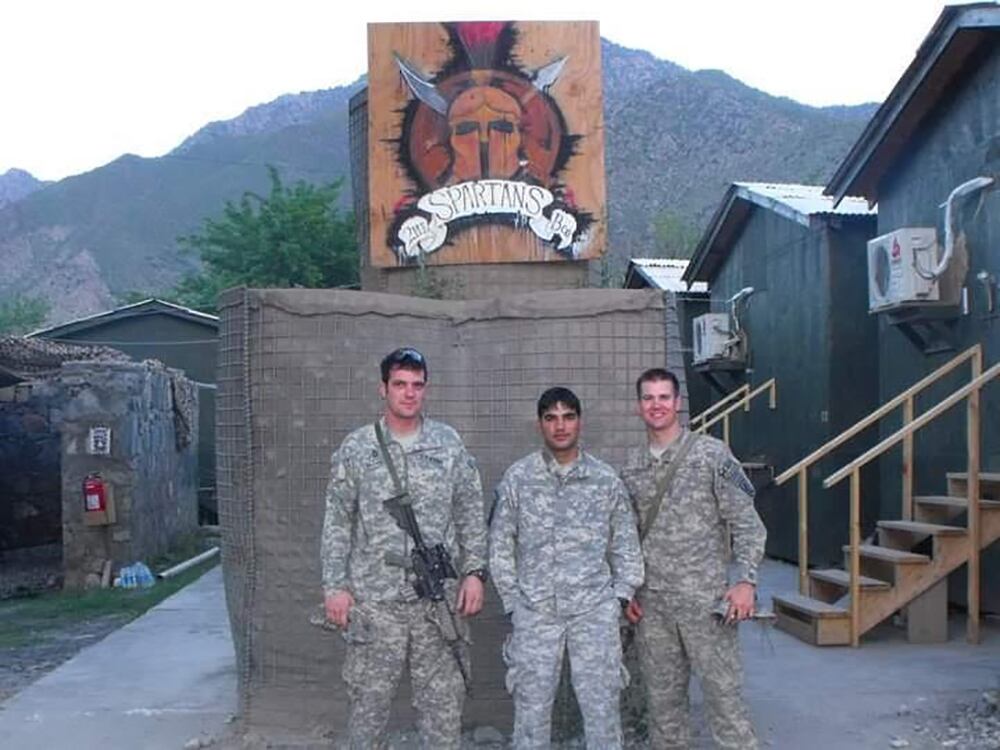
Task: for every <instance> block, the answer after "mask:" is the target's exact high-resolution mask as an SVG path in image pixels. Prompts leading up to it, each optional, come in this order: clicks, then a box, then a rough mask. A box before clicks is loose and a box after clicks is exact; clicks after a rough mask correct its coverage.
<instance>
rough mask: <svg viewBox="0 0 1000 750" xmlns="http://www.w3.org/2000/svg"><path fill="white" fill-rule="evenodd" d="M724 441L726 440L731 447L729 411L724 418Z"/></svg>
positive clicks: (727, 445)
mask: <svg viewBox="0 0 1000 750" xmlns="http://www.w3.org/2000/svg"><path fill="white" fill-rule="evenodd" d="M722 442H724V443H725V444H726V447H727V448H728V447H729V413H728V412H726V415H725V416H724V417H723V418H722Z"/></svg>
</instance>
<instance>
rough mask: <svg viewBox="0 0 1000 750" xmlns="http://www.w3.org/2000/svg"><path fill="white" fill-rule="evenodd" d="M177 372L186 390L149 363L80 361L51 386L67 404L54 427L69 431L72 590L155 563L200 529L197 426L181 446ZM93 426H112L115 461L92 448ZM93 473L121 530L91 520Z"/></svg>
mask: <svg viewBox="0 0 1000 750" xmlns="http://www.w3.org/2000/svg"><path fill="white" fill-rule="evenodd" d="M172 374H173V377H176V378H179V382H180V383H181V384H182V385H183V384H184V383H187V382H188V381H186V380H185V379H184V378H183V377H181V376H180V375H179V374H178V373H177V371H170V370H167V369H165V368H163V367H161V366H158V365H151V364H147V363H131V362H129V363H114V364H107V363H94V362H72V363H67V364H65V365H63V368H62V373H61V375H60V377H59V378H58V379H57V380H56V381H54V383H53V385H52V387H53V390H54V391H55V394H54V395H55V396H56V397H57V398H58V399H59V401H60V405H59V409H58V411H57V412H55V413H54V414H53V421H58V423H59V427H60V430H61V433H62V497H63V514H62V515H63V524H62V525H63V560H64V567H65V585H66V586H67V587H80V586H89V585H94V584H96V583H97V582H98V581H99V575H100V572H101V569H102V566H103V565H104V562H105V561H106V560H111V561H112V567H113V570H117V569H118V568H119V567H121V566H122V565H126V564H129V563H132V562H135V561H139V560H141V561H145V562H149V560H150V559H151V558H153V557H155V556H156V555H158V554H161V553H163V552H164V551H166V550H167V549H168V548H169V547H170V545H171V544H172V543H173V542H175V541H176V540H177V539H178V538H180V537H182V536H184V535H186V534H189V533H192V532H194V531H195V530H196V529H197V526H198V506H197V487H198V480H197V469H198V466H197V449H198V440H197V437H198V435H197V425H198V420H197V418H196V417H195V418H190V415H189V418H188V420H187V423H188V424H189V425H190V434H189V435H188V436H187V438H188V441H187V442H186V444H183V445H182V443H183V442H184V441H179V440H178V434H179V430H178V411H177V409H176V408H175V402H176V401H177V399H175V397H174V395H173V393H174V388H172V385H171V377H172ZM192 391H193V389H192ZM193 393H194V394H195V395H194V396H193V399H194V401H193V407H194V414H195V415H196V414H197V395H196V393H197V392H196V391H193ZM93 427H108V428H110V430H111V441H110V454H109V455H91V453H90V452H89V451H88V442H89V434H90V430H91V428H93ZM180 432H184V430H183V429H182V430H180ZM94 473H97V474H100V476H101V478H102V479H103V480H104V482H105V484H106V485H107V486H108V487H109V490H110V494H111V498H112V502H113V503H114V508H115V516H116V518H115V522H114V523H111V524H108V525H99V526H88V525H86V523H85V519H84V516H85V513H84V500H83V482H84V480H85V479H86V477H87V476H88V475H90V474H94Z"/></svg>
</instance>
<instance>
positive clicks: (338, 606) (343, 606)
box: [323, 591, 354, 628]
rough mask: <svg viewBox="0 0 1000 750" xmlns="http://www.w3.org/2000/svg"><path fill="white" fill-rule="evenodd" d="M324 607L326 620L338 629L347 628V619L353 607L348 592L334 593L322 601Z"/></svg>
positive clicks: (351, 597) (352, 601) (352, 599)
mask: <svg viewBox="0 0 1000 750" xmlns="http://www.w3.org/2000/svg"><path fill="white" fill-rule="evenodd" d="M323 604H324V606H325V607H326V619H328V620H329V621H330V622H332V623H333V624H334V625H336V626H337V627H339V628H346V627H347V618H348V615H349V614H350V612H351V607H353V606H354V597H353V596H351V592H350V591H335V592H334V593H332V594H329V595H327V596H326V597H325V598H324V599H323Z"/></svg>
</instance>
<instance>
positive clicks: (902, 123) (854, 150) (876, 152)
mask: <svg viewBox="0 0 1000 750" xmlns="http://www.w3.org/2000/svg"><path fill="white" fill-rule="evenodd" d="M998 43H1000V5H998V4H996V3H976V4H973V5H949V6H946V7H945V8H944V10H942V11H941V15H940V16H938V19H937V21H936V22H935V24H934V27H933V28H932V29H931V31H930V33H929V34H928V35H927V38H926V39H924V41H923V43H922V44H921V45H920V48H919V49H918V50H917V53H916V55H915V56H914V59H913V62H912V63H910V66H909V67H908V68H907V69H906V71H905V72H904V73H903V75H902V77H901V78H900V79H899V81H898V82H897V83H896V85H895V87H894V88H893V89H892V91H891V92H890V93H889V96H888V97H887V98H886V100H885V102H884V103H883V104H882V106H881V107H879V109H878V111H876V112H875V114H874V115H873V116H872V119H871V120H870V121H869V123H868V125H867V126H866V127H865V129H864V130H863V131H862V132H861V135H860V136H859V137H858V140H857V142H855V144H854V146H852V147H851V150H850V151H849V152H848V154H847V156H846V157H845V159H844V160H843V162H841V164H840V166H839V167H837V171H836V172H835V173H834V175H833V177H832V178H831V179H830V182H829V184H828V185H827V187H826V191H825V192H826V194H827V195H830V196H833V198H834V200H835V201H836V202H838V203H839V202H840V201H841V200H842V199H843V198H844V197H845V196H847V195H861V196H864V197H865V198H867V199H868V202H869V204H870V205H874V204H875V203H877V202H878V198H879V195H878V185H879V182H880V181H881V179H882V177H883V175H885V173H886V172H887V171H888V170H889V169H890V168H891V167H892V165H893V163H894V162H895V161H896V159H898V158H899V156H900V155H901V153H902V152H903V151H904V149H905V148H906V145H907V143H908V142H909V141H910V139H911V138H912V136H913V135H914V133H915V132H916V131H917V129H918V128H919V127H920V126H921V124H922V123H923V122H924V120H925V119H926V118H927V116H928V115H929V114H930V113H931V112H932V111H933V110H934V108H935V106H936V105H937V103H938V102H939V101H940V100H941V98H942V97H944V96H945V95H946V94H948V93H949V92H950V91H951V90H952V84H953V82H954V80H955V79H956V78H957V77H958V76H960V75H961V74H962V72H963V70H964V69H965V68H966V66H967V64H968V63H969V61H970V59H972V58H973V57H974V56H975V55H976V54H978V53H979V52H980V51H981V50H983V49H985V48H987V45H996V44H998Z"/></svg>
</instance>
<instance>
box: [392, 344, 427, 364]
mask: <svg viewBox="0 0 1000 750" xmlns="http://www.w3.org/2000/svg"><path fill="white" fill-rule="evenodd" d="M389 362H390V363H392V364H394V365H398V364H402V363H403V362H415V363H416V364H418V365H422V364H424V355H423V354H421V353H420V352H418V351H417V350H416V349H413V348H412V347H409V346H405V347H403V348H402V349H397V350H396V351H394V352H393V353H392V354H390V355H389Z"/></svg>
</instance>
